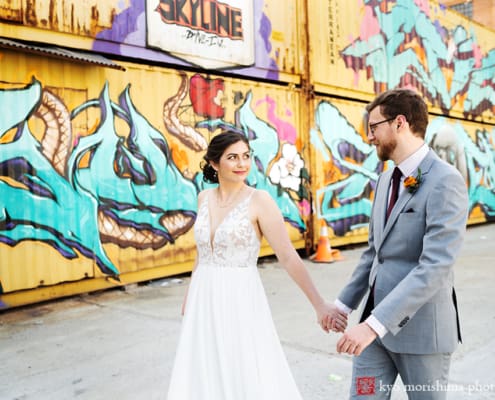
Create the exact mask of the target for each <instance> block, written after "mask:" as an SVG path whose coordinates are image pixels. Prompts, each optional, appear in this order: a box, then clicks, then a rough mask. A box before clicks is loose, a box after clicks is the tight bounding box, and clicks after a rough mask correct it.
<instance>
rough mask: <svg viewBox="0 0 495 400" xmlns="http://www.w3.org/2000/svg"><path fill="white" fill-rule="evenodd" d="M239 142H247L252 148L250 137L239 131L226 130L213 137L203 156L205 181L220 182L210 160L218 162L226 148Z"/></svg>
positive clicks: (202, 167)
mask: <svg viewBox="0 0 495 400" xmlns="http://www.w3.org/2000/svg"><path fill="white" fill-rule="evenodd" d="M237 142H244V143H246V145H247V147H248V149H249V150H251V148H250V146H249V140H248V138H247V137H246V136H244V135H243V134H242V133H239V132H235V131H230V130H225V131H223V132H221V133H219V134H218V135H216V136H215V137H214V138H213V139H211V141H210V144H209V145H208V149H207V150H206V154H205V155H204V157H203V160H204V161H203V162H202V163H201V165H200V167H201V169H202V170H203V181H205V182H211V183H218V175H217V171H215V169H214V168H213V167H212V166H211V164H210V162H211V161H212V162H214V163H215V164H218V162H219V161H220V158H221V157H222V155H223V153H224V152H225V149H226V148H227V147H229V146H230V145H232V144H234V143H237Z"/></svg>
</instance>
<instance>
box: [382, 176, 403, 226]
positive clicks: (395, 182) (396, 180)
mask: <svg viewBox="0 0 495 400" xmlns="http://www.w3.org/2000/svg"><path fill="white" fill-rule="evenodd" d="M401 176H402V172H401V171H400V169H399V168H398V167H395V169H394V172H393V173H392V193H391V194H390V201H389V203H388V208H387V218H386V220H388V217H389V216H390V213H391V212H392V209H393V208H394V205H395V202H396V201H397V198H398V197H399V184H400V178H401ZM386 220H385V221H386Z"/></svg>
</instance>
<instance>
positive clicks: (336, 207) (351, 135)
mask: <svg viewBox="0 0 495 400" xmlns="http://www.w3.org/2000/svg"><path fill="white" fill-rule="evenodd" d="M356 106H358V105H356ZM475 126H476V125H475ZM360 130H362V129H360V128H355V127H354V126H353V125H352V124H351V123H350V122H349V121H348V119H347V117H346V116H345V115H343V114H342V113H341V112H340V111H339V109H338V108H337V107H336V106H335V105H333V104H331V103H329V102H327V101H322V102H320V103H319V104H318V106H317V108H316V113H315V128H314V129H312V131H311V145H312V146H313V149H314V151H315V152H316V154H317V157H319V158H320V159H321V160H322V161H323V162H324V163H325V169H327V171H326V172H327V173H326V177H327V179H326V180H325V181H324V182H323V185H319V186H318V187H317V188H316V201H317V209H316V214H317V215H316V217H317V218H319V219H322V220H324V221H325V222H326V223H327V225H328V226H330V227H331V228H332V229H333V231H334V234H335V235H336V236H344V235H345V234H347V233H350V232H352V231H354V230H356V229H360V228H362V227H364V226H367V225H368V222H369V217H370V214H371V203H372V199H373V197H374V190H375V187H376V181H377V178H378V175H379V174H380V172H382V171H383V170H384V168H390V166H391V162H386V163H383V162H381V161H380V160H379V159H378V156H377V153H376V149H375V148H374V146H372V145H370V144H368V143H367V142H366V140H365V139H364V138H363V136H362V135H361V134H360ZM425 140H426V142H427V143H428V144H429V145H430V147H431V148H432V149H433V150H434V151H435V152H436V153H437V154H438V155H439V156H440V157H441V158H442V159H444V160H445V161H446V162H448V163H450V164H451V165H453V166H455V167H456V168H457V169H458V170H459V172H460V173H461V174H462V175H463V176H464V178H465V180H466V184H467V186H468V193H469V212H470V214H472V213H473V211H474V210H476V208H479V212H480V214H481V215H482V217H483V218H484V219H486V220H493V219H494V217H495V146H494V144H495V127H492V129H491V131H488V130H486V129H480V128H477V129H475V132H474V139H472V136H471V135H470V134H469V133H468V131H467V130H466V128H465V127H464V126H463V124H462V123H461V122H460V121H457V122H455V123H454V122H453V120H448V119H447V118H445V117H436V118H432V119H431V120H430V123H429V125H428V129H427V132H426V138H425ZM388 164H389V165H388ZM392 166H393V165H392Z"/></svg>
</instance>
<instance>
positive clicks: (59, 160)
mask: <svg viewBox="0 0 495 400" xmlns="http://www.w3.org/2000/svg"><path fill="white" fill-rule="evenodd" d="M34 115H35V116H36V117H38V118H40V119H42V120H43V121H44V123H45V133H44V136H43V139H42V141H41V148H42V153H43V154H44V155H45V157H46V158H47V159H48V160H49V161H50V162H51V163H52V165H53V167H54V168H55V170H56V171H57V172H58V173H59V174H60V175H64V174H65V166H66V164H67V159H68V157H69V152H70V149H71V139H72V130H71V124H70V113H69V110H67V107H65V104H64V103H63V102H62V100H60V99H59V98H58V97H57V96H56V95H54V94H53V93H51V92H50V91H48V90H46V89H43V92H42V98H41V104H40V105H39V107H38V109H37V110H36V111H35V113H34Z"/></svg>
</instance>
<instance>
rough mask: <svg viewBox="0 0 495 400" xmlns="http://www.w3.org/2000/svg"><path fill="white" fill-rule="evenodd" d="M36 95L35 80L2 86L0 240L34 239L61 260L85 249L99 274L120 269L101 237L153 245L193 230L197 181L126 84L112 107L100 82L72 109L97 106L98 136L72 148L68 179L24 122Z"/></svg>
mask: <svg viewBox="0 0 495 400" xmlns="http://www.w3.org/2000/svg"><path fill="white" fill-rule="evenodd" d="M42 93H43V89H42V86H41V84H40V82H38V81H33V83H31V84H30V85H28V86H26V87H25V88H23V89H16V90H1V91H0V106H2V109H3V110H9V111H8V112H5V118H2V119H1V120H0V139H3V142H2V143H0V199H1V200H0V242H2V243H4V244H7V245H10V246H15V245H17V244H18V243H20V242H22V241H26V240H32V241H40V242H43V243H45V244H47V245H49V246H51V247H53V248H54V249H56V250H57V251H58V252H59V253H60V254H61V255H62V256H64V257H66V258H69V259H72V258H77V257H78V254H82V255H83V256H85V257H88V258H90V259H94V261H95V263H96V265H97V266H98V267H99V268H100V270H101V271H102V272H103V273H105V274H110V275H118V273H119V271H118V269H117V267H116V266H115V265H114V264H113V262H112V261H111V260H110V259H109V258H108V256H107V255H106V253H105V250H104V249H103V246H102V242H112V243H115V244H118V245H119V246H122V247H128V246H133V247H135V248H138V249H143V248H153V249H155V248H158V247H161V246H163V245H165V244H166V243H173V241H174V239H175V238H176V237H177V236H179V235H181V234H183V233H184V232H186V231H187V230H189V229H190V227H191V226H192V224H193V222H194V217H195V215H196V195H197V190H196V187H195V186H194V184H193V183H192V182H191V181H190V180H188V179H186V178H184V177H183V176H182V174H181V173H180V172H179V170H178V169H177V167H176V166H175V164H174V163H173V161H172V158H171V156H170V152H169V148H168V145H167V142H166V140H165V139H164V137H163V135H161V134H160V133H159V132H158V131H157V130H156V129H154V128H153V127H152V126H151V125H150V124H149V123H148V121H147V120H146V118H145V117H144V116H143V115H141V114H140V113H139V112H138V111H137V110H136V108H135V107H134V105H133V104H132V101H131V98H130V94H129V87H127V88H126V89H125V90H124V92H123V93H122V94H121V96H120V98H119V104H116V103H114V102H112V101H111V100H110V98H109V93H108V85H107V84H105V87H104V88H103V90H102V92H101V95H100V97H99V98H98V99H95V100H90V101H88V102H86V103H84V104H82V105H81V106H79V107H77V108H76V109H75V110H74V111H73V115H72V118H75V117H77V115H78V114H79V113H80V112H82V111H84V110H85V109H87V108H88V107H96V108H98V109H99V110H100V115H101V119H100V124H99V126H98V128H97V130H96V132H95V133H93V134H90V135H88V136H84V137H80V138H79V140H78V141H77V143H76V144H75V146H74V148H72V149H71V153H70V156H69V157H68V160H67V168H66V174H65V175H63V174H60V173H58V172H57V171H56V170H55V168H54V166H53V164H52V162H51V161H50V160H49V159H48V158H47V157H46V156H45V154H44V153H43V151H42V145H43V144H42V143H40V142H39V141H38V140H37V139H36V138H35V137H34V135H33V134H32V133H31V132H30V130H29V127H28V124H27V121H28V119H29V118H30V117H31V116H32V115H33V114H34V112H35V110H36V109H37V108H38V106H39V105H40V103H41V102H42ZM12 105H15V106H12ZM115 118H122V119H123V120H125V121H126V122H127V124H128V125H129V130H130V133H129V135H128V136H127V138H124V137H122V136H119V135H118V134H117V132H116V130H115V126H114V120H115ZM12 132H13V133H12ZM7 134H9V135H11V136H12V139H5V138H6V137H7V136H6V135H7ZM83 160H87V161H83Z"/></svg>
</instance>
